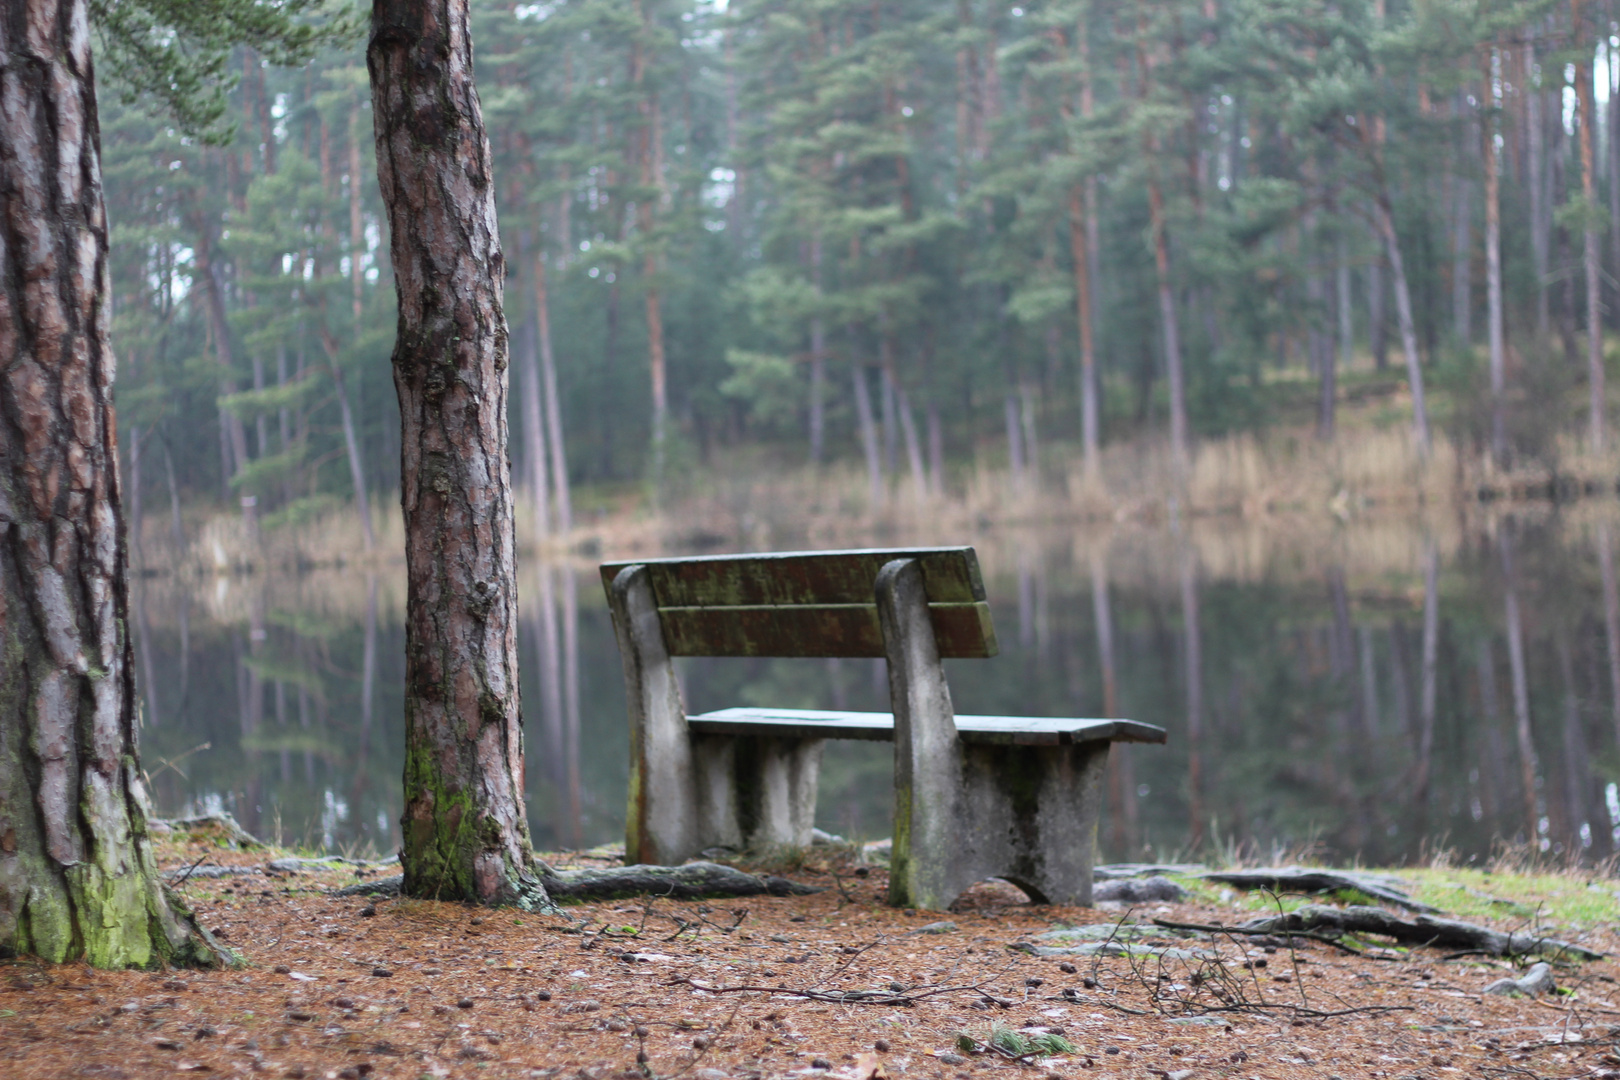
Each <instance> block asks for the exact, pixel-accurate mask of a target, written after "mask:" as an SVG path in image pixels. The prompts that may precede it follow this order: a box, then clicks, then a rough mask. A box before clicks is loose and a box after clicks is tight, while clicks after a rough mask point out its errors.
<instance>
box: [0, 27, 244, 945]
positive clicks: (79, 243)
mask: <svg viewBox="0 0 1620 1080" xmlns="http://www.w3.org/2000/svg"><path fill="white" fill-rule="evenodd" d="M88 8H89V4H88V2H87V0H57V2H54V3H52V2H47V0H28V2H25V3H12V4H8V5H5V6H4V7H0V191H4V192H5V193H6V208H7V212H6V214H5V215H4V217H0V370H3V371H4V373H5V374H4V378H3V379H0V635H3V638H0V644H3V648H0V687H4V688H5V689H4V693H0V954H3V955H15V954H31V955H34V956H38V957H40V958H41V959H42V960H45V961H48V962H51V963H63V962H66V961H69V960H84V961H86V962H87V963H89V964H91V965H93V966H95V967H104V968H123V967H153V966H159V965H162V964H164V963H189V964H216V963H219V962H220V961H221V960H223V959H224V956H223V954H222V953H221V952H220V950H219V949H218V948H217V946H215V945H214V943H213V941H212V939H210V938H209V936H208V935H207V934H206V933H205V932H204V931H202V930H201V929H200V928H199V927H198V926H197V925H196V922H195V920H194V919H193V918H192V917H191V915H190V913H189V912H188V911H187V910H186V907H185V905H184V903H183V901H181V900H180V898H179V897H177V896H175V895H174V894H172V893H170V892H168V891H167V890H166V889H165V888H164V886H163V883H162V879H161V878H160V877H159V875H158V870H157V862H156V859H155V857H154V855H153V851H152V844H151V839H150V836H149V834H148V832H147V816H148V814H149V794H148V792H147V789H146V786H145V779H144V777H145V774H144V773H143V772H142V770H141V765H140V756H139V739H138V735H137V715H138V713H137V708H136V701H137V698H136V694H135V681H134V660H133V657H132V656H131V648H130V640H129V635H128V628H129V592H128V552H127V550H126V548H125V542H126V538H125V535H124V519H123V510H122V508H121V506H120V493H119V478H118V439H117V430H116V424H115V420H114V416H113V403H112V382H113V371H114V367H115V365H114V360H113V353H112V349H111V345H110V343H109V341H108V322H109V309H110V306H111V297H110V296H109V295H108V265H107V258H108V256H107V242H108V235H107V233H108V230H107V216H106V208H105V204H104V202H103V197H102V186H101V167H100V161H101V133H100V127H99V122H98V119H97V115H96V98H95V82H94V77H93V75H92V71H91V61H90V35H89V33H88V32H87V31H86V29H85V27H86V25H87V23H88V20H89V11H88Z"/></svg>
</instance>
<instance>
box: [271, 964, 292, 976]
mask: <svg viewBox="0 0 1620 1080" xmlns="http://www.w3.org/2000/svg"><path fill="white" fill-rule="evenodd" d="M270 970H272V971H274V972H275V973H276V974H277V975H291V974H292V968H290V967H288V966H287V965H286V964H277V965H276V966H275V967H273V968H271V969H270Z"/></svg>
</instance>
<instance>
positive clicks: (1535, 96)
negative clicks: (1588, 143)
mask: <svg viewBox="0 0 1620 1080" xmlns="http://www.w3.org/2000/svg"><path fill="white" fill-rule="evenodd" d="M1524 52H1525V71H1526V73H1527V75H1528V78H1527V80H1526V83H1527V85H1526V86H1525V91H1524V94H1525V112H1526V117H1525V119H1526V123H1525V128H1526V129H1527V130H1526V132H1525V136H1526V144H1527V146H1526V150H1527V154H1528V158H1527V161H1526V164H1527V165H1528V166H1529V168H1528V169H1527V170H1526V172H1527V175H1526V177H1525V179H1526V180H1527V181H1528V183H1527V184H1526V185H1525V186H1526V187H1528V188H1529V191H1530V263H1531V269H1532V270H1534V272H1535V276H1536V337H1537V338H1538V339H1542V340H1544V339H1545V338H1546V337H1547V321H1548V316H1547V256H1548V249H1549V244H1548V240H1549V239H1550V237H1549V232H1550V231H1551V228H1552V213H1551V211H1550V208H1549V207H1548V206H1547V152H1546V142H1547V138H1546V103H1545V99H1546V90H1545V88H1544V87H1542V86H1540V85H1539V84H1537V83H1535V82H1532V81H1531V80H1534V79H1536V78H1537V76H1536V75H1535V74H1534V73H1535V70H1536V47H1535V45H1534V43H1531V42H1526V43H1525V47H1524Z"/></svg>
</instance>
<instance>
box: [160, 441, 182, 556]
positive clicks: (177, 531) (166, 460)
mask: <svg viewBox="0 0 1620 1080" xmlns="http://www.w3.org/2000/svg"><path fill="white" fill-rule="evenodd" d="M163 476H164V479H165V480H166V481H167V482H168V486H169V542H170V543H171V544H173V545H174V555H173V558H174V560H175V562H179V560H180V555H181V553H182V552H183V551H184V549H185V546H186V532H185V528H184V527H183V526H182V525H181V522H180V485H179V484H177V483H175V479H174V457H173V456H172V455H171V454H170V453H169V442H168V440H167V439H165V440H164V441H163Z"/></svg>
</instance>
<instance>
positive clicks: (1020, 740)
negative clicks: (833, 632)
mask: <svg viewBox="0 0 1620 1080" xmlns="http://www.w3.org/2000/svg"><path fill="white" fill-rule="evenodd" d="M687 723H688V725H690V727H691V729H692V731H693V732H695V733H697V734H701V735H753V736H768V737H774V738H789V739H869V740H873V741H878V742H891V741H893V739H894V714H893V713H882V712H847V711H829V710H823V709H755V708H736V709H721V710H719V711H717V712H709V713H703V714H702V715H699V716H691V717H688V718H687ZM956 731H957V734H958V735H960V736H961V739H962V741H963V742H969V743H1001V744H1010V745H1018V746H1067V745H1072V744H1075V743H1084V742H1098V741H1107V742H1149V743H1162V742H1164V741H1165V738H1166V735H1165V730H1164V729H1163V728H1161V727H1157V726H1155V725H1153V724H1144V723H1141V722H1139V721H1136V720H1086V719H1077V718H1069V717H1044V716H970V715H961V716H958V717H957V718H956Z"/></svg>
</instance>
